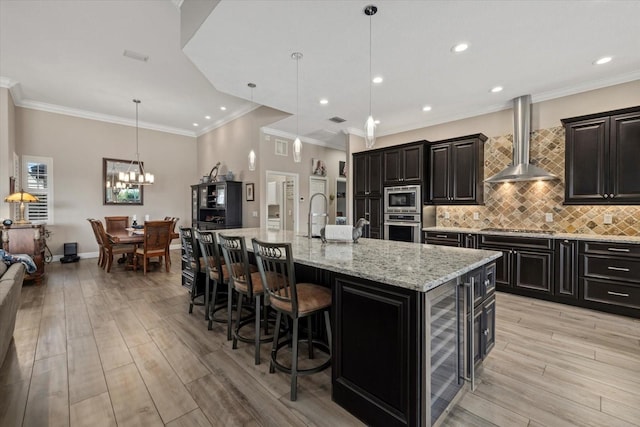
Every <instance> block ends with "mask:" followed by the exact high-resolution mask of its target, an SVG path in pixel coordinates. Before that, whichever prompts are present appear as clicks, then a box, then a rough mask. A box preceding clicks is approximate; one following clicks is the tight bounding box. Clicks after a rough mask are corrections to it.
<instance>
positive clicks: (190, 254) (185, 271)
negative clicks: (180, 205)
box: [179, 227, 206, 313]
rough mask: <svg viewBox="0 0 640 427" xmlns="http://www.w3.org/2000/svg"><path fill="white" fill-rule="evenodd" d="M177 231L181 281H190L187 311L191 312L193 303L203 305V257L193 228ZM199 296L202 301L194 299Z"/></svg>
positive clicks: (204, 270)
mask: <svg viewBox="0 0 640 427" xmlns="http://www.w3.org/2000/svg"><path fill="white" fill-rule="evenodd" d="M179 231H180V241H181V243H182V261H183V264H182V265H183V268H182V277H183V283H191V295H190V301H189V313H192V312H193V306H194V305H202V306H204V305H205V303H204V292H205V291H204V287H205V281H206V278H205V277H206V276H205V275H206V267H205V263H204V259H203V258H202V257H201V256H200V246H199V245H198V242H197V241H196V239H195V236H194V234H193V229H191V228H189V227H180V229H179ZM200 297H203V301H202V302H198V301H196V300H197V299H198V298H200Z"/></svg>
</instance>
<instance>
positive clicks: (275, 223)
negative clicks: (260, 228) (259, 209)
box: [262, 170, 299, 233]
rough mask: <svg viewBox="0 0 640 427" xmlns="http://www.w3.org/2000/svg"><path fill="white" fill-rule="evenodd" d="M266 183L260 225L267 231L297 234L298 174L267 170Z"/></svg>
mask: <svg viewBox="0 0 640 427" xmlns="http://www.w3.org/2000/svg"><path fill="white" fill-rule="evenodd" d="M266 183H267V186H266V197H265V198H264V210H263V212H264V213H265V215H264V218H263V222H262V224H264V226H266V228H267V229H269V230H274V231H276V230H288V231H292V232H294V233H298V222H299V221H298V205H299V203H297V201H298V199H299V190H298V188H299V186H298V174H297V173H290V172H279V171H269V170H268V171H267V172H266Z"/></svg>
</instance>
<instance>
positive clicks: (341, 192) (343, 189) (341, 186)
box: [335, 178, 347, 224]
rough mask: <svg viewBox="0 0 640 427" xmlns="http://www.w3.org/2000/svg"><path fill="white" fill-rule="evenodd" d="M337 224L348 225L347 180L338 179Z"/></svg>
mask: <svg viewBox="0 0 640 427" xmlns="http://www.w3.org/2000/svg"><path fill="white" fill-rule="evenodd" d="M335 207H336V224H346V223H347V179H346V178H336V203H335Z"/></svg>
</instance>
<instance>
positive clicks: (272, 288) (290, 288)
mask: <svg viewBox="0 0 640 427" xmlns="http://www.w3.org/2000/svg"><path fill="white" fill-rule="evenodd" d="M251 242H252V244H253V250H254V253H255V256H256V261H257V263H258V270H259V271H260V276H261V278H262V285H263V287H264V290H265V292H266V293H267V295H268V297H269V304H270V305H271V307H272V308H273V309H275V310H276V312H277V316H276V325H275V329H274V333H273V346H272V348H271V363H270V366H269V372H271V373H273V372H275V370H276V369H277V370H278V371H281V372H287V373H289V374H291V400H296V399H297V385H298V375H309V374H313V373H315V372H320V371H321V370H323V369H326V368H327V367H329V365H330V364H331V320H330V317H329V309H330V308H331V290H330V289H328V288H325V287H323V286H319V285H316V284H313V283H296V278H295V269H294V264H293V257H292V253H291V244H290V243H267V242H262V241H259V240H257V239H255V238H254V239H252V240H251ZM322 312H324V321H325V327H326V331H327V339H328V345H327V344H326V343H324V342H322V341H320V340H316V339H313V338H312V329H311V317H310V316H312V315H314V314H317V313H322ZM283 315H284V316H288V317H289V318H291V320H292V323H293V336H292V337H291V339H290V340H288V339H287V340H283V341H279V338H280V336H279V335H280V326H281V322H282V316H283ZM305 317H306V318H307V320H308V323H307V325H308V336H307V342H308V345H309V359H313V356H314V355H313V347H314V346H317V347H318V348H321V349H324V350H326V351H327V353H328V354H329V358H328V360H326V361H325V362H324V363H322V364H320V365H318V366H315V367H312V368H308V369H298V340H299V338H298V330H299V327H298V320H299V319H301V318H305ZM289 343H291V346H292V349H291V368H288V367H287V366H285V365H283V364H281V363H280V362H278V360H277V356H278V350H279V349H280V348H282V347H284V346H286V345H288V344H289Z"/></svg>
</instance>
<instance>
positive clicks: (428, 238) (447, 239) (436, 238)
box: [424, 231, 460, 247]
mask: <svg viewBox="0 0 640 427" xmlns="http://www.w3.org/2000/svg"><path fill="white" fill-rule="evenodd" d="M424 241H425V243H428V244H430V245H442V246H455V247H460V233H454V232H450V231H425V233H424Z"/></svg>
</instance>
